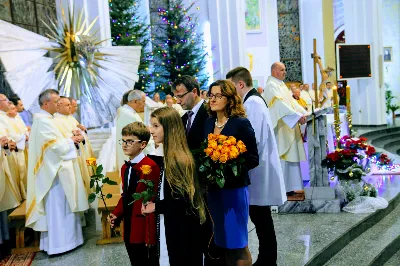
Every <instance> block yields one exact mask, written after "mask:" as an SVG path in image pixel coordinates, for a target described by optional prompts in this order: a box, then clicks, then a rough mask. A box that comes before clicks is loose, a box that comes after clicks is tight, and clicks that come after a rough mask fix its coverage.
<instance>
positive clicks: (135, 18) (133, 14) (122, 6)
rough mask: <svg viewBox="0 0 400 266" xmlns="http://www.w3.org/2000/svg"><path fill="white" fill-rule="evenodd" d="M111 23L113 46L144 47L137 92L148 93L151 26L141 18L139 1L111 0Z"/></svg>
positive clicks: (136, 86) (136, 84) (136, 85)
mask: <svg viewBox="0 0 400 266" xmlns="http://www.w3.org/2000/svg"><path fill="white" fill-rule="evenodd" d="M109 2H110V23H111V37H112V44H113V45H116V46H118V45H121V46H129V45H140V46H142V54H141V57H140V65H139V69H138V76H139V81H138V82H136V83H135V88H134V89H137V90H142V91H148V89H149V86H150V84H151V82H152V77H151V74H149V67H150V64H151V60H152V55H151V51H149V48H148V45H149V43H150V25H148V24H146V19H145V18H143V17H140V16H139V15H138V14H139V4H138V2H139V1H138V0H110V1H109Z"/></svg>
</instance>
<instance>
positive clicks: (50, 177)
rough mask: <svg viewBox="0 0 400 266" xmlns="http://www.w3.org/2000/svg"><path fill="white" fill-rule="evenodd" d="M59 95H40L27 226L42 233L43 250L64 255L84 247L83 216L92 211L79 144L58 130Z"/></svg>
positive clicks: (31, 148) (31, 141) (32, 145)
mask: <svg viewBox="0 0 400 266" xmlns="http://www.w3.org/2000/svg"><path fill="white" fill-rule="evenodd" d="M58 100H59V95H58V92H57V91H56V90H51V89H50V90H46V91H43V92H42V93H41V94H40V95H39V105H40V108H41V111H40V112H39V113H37V114H35V115H34V120H33V125H32V130H31V135H30V139H29V159H28V193H27V199H26V227H30V228H32V229H33V230H35V231H40V232H41V236H40V249H41V250H44V251H46V252H47V253H48V254H49V255H53V254H60V253H64V252H67V251H69V250H72V249H74V248H76V247H78V246H79V245H82V244H83V235H82V226H81V220H80V217H81V215H80V213H81V212H83V211H85V210H87V209H88V208H89V204H88V199H87V196H86V192H85V188H84V184H83V180H82V177H81V175H80V171H79V169H76V167H75V168H74V164H73V160H74V159H76V158H77V152H76V148H75V143H79V140H80V138H79V137H78V136H72V137H71V138H66V137H64V136H63V134H62V133H61V132H60V130H59V129H58V128H57V126H56V124H55V122H54V118H53V114H54V113H55V112H56V111H57V101H58Z"/></svg>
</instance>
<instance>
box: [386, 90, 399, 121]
mask: <svg viewBox="0 0 400 266" xmlns="http://www.w3.org/2000/svg"><path fill="white" fill-rule="evenodd" d="M385 87H386V92H385V99H386V113H387V114H390V112H392V120H393V124H394V123H395V120H396V111H397V110H399V109H400V106H399V105H397V104H392V100H393V99H395V98H397V97H396V96H394V95H393V92H392V91H391V90H389V84H387V83H385Z"/></svg>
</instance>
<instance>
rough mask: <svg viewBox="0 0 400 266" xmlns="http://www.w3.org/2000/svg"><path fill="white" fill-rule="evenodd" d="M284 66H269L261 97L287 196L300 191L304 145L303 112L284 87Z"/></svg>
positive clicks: (304, 157) (301, 186)
mask: <svg viewBox="0 0 400 266" xmlns="http://www.w3.org/2000/svg"><path fill="white" fill-rule="evenodd" d="M285 77H286V68H285V65H284V64H282V63H280V62H276V63H274V64H273V65H272V66H271V76H270V77H268V81H267V86H266V88H265V92H264V98H265V99H266V100H267V103H268V107H269V110H270V114H271V120H272V127H273V129H274V133H275V138H276V141H277V144H278V151H279V156H280V159H281V164H282V170H283V176H284V178H285V187H286V192H287V194H288V195H292V194H294V191H295V190H302V189H303V188H304V186H303V179H302V176H301V169H300V161H305V160H306V154H305V150H304V144H303V139H302V135H301V132H300V127H299V124H305V123H306V121H307V119H306V116H305V114H306V111H305V110H304V108H303V107H301V106H300V105H299V104H298V103H297V101H296V100H295V99H293V97H292V94H291V93H290V91H289V89H288V88H287V87H286V85H285V83H284V82H283V80H284V79H285Z"/></svg>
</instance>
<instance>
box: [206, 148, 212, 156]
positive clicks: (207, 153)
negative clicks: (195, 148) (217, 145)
mask: <svg viewBox="0 0 400 266" xmlns="http://www.w3.org/2000/svg"><path fill="white" fill-rule="evenodd" d="M204 152H205V153H206V155H207V156H210V155H211V154H212V152H213V149H212V148H207V149H204Z"/></svg>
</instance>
